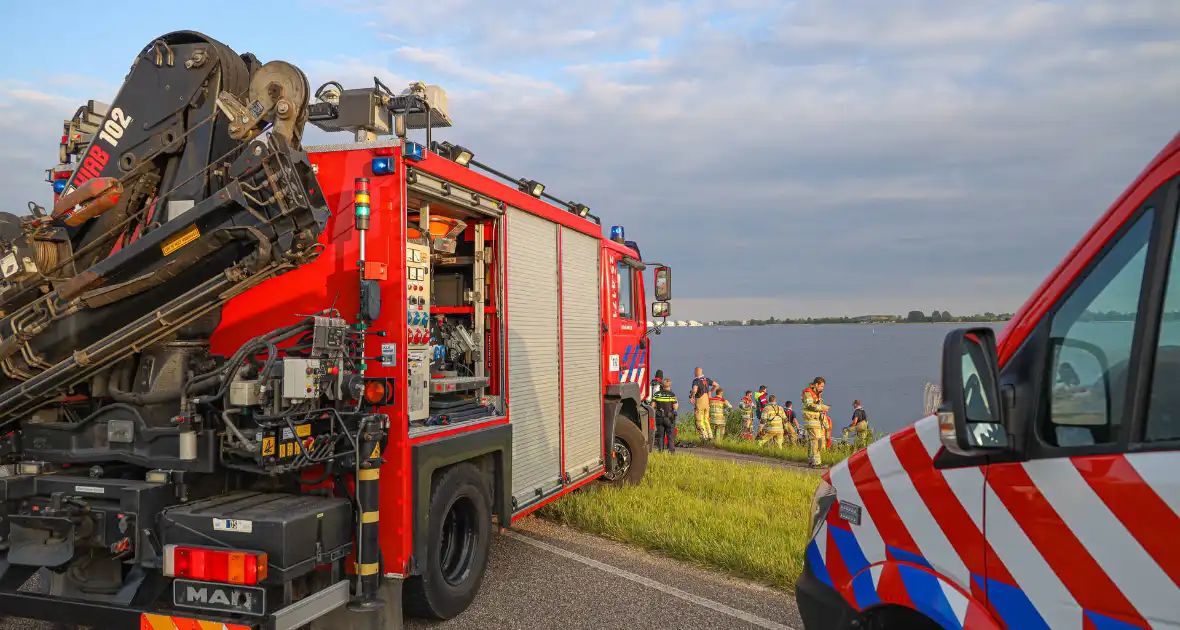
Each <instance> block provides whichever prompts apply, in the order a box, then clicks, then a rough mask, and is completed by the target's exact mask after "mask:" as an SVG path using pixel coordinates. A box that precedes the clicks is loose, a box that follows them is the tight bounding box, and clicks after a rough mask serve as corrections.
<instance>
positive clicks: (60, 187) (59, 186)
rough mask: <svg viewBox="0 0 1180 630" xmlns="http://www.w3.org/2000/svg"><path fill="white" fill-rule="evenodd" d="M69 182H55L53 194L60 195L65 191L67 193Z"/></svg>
mask: <svg viewBox="0 0 1180 630" xmlns="http://www.w3.org/2000/svg"><path fill="white" fill-rule="evenodd" d="M67 181H69V180H67V179H55V180H53V192H55V193H57V194H59V195H60V194H61V193H62V192H63V191H65V189H66V182H67Z"/></svg>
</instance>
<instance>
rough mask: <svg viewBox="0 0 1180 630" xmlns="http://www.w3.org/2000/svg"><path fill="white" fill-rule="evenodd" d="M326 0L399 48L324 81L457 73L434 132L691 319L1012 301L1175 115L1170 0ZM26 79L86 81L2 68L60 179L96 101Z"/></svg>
mask: <svg viewBox="0 0 1180 630" xmlns="http://www.w3.org/2000/svg"><path fill="white" fill-rule="evenodd" d="M332 4H333V6H334V7H338V6H340V5H342V4H343V6H344V7H345V8H346V9H349V10H354V11H357V12H358V14H363V15H358V22H357V23H364V21H371V22H372V27H371V30H372V35H373V37H374V38H375V40H376V41H379V42H385V45H387V46H388V50H387V51H386V53H385V55H384V56H381V57H376V58H374V57H373V56H371V55H370V56H366V57H365V58H364V59H363V60H361V59H358V58H354V57H348V56H340V57H334V58H327V59H324V60H322V61H319V62H314V63H309V64H305V65H304V69H305V70H306V71H307V73H308V75H309V77H310V78H311V79H312V82H313V84H315V85H318V84H319V82H322V81H324V80H328V79H336V80H339V81H341V82H342V83H344V84H345V85H346V86H358V85H368V84H369V83H370V82H371V80H372V77H373V76H378V77H380V78H381V80H382V81H383V82H385V83H386V84H387V85H389V86H390V87H392V88H394V89H400V88H401V87H404V85H405V84H407V83H408V82H409V81H411V80H424V81H426V82H428V83H438V84H440V85H443V86H444V87H447V88H448V91H449V93H450V97H451V99H450V101H451V109H452V118H453V119H454V120H455V123H456V127H455V128H454V129H450V130H446V131H444V132H440V133H439V134H437V135H438V137H440V138H450V139H454V140H457V141H459V142H460V143H461V144H463V145H464V146H467V147H469V148H471V149H472V150H474V151H475V152H476V155H477V159H480V160H482V161H485V162H487V163H489V164H492V165H494V166H496V167H498V168H501V169H502V170H504V171H506V172H508V173H510V174H513V175H515V176H522V177H524V176H527V177H530V178H534V179H537V180H539V181H542V182H544V183H546V184H547V185H548V190H549V191H551V192H553V193H554V194H556V195H557V196H559V197H563V198H567V199H574V200H577V201H580V202H584V203H587V204H588V205H590V206H591V207H592V208H593V209H594V212H595V213H596V214H598V215H600V216H602V217H603V220H604V223H606V224H607V225H610V224H612V223H621V224H624V225H626V226H627V227H628V234H629V235H630V236H631V237H632V238H636V239H637V240H639V241H640V242H641V244H642V246H643V251H644V254H645V255H647V256H649V257H652V258H658V259H659V260H661V261H665V262H670V263H672V264H673V265H674V266H675V267H676V272H677V274H678V277H680V278H690V279H691V280H689V281H685V280H681V281H679V282H678V283H677V287H678V289H677V290H678V296H677V306H676V316H677V318H678V319H680V318H707V317H720V316H727V315H728V316H734V317H739V316H766V315H770V314H776V315H779V316H786V315H820V314H825V313H843V312H845V311H848V312H860V311H886V312H905V311H908V310H910V309H911V308H921V309H923V310H925V311H929V310H931V309H934V308H939V309H949V310H951V311H952V312H963V311H970V310H981V311H982V310H991V311H1002V310H1013V309H1015V308H1016V307H1017V306H1019V304H1020V302H1021V301H1022V300H1023V299H1024V298H1025V297H1026V296H1027V294H1028V293H1029V292H1030V291H1031V290H1032V289H1033V288H1035V286H1036V285H1037V284H1038V283H1039V281H1040V280H1041V278H1042V277H1043V276H1044V275H1045V274H1046V273H1047V272H1048V271H1049V270H1050V269H1051V267H1052V266H1053V265H1054V264H1055V262H1056V261H1057V260H1058V259H1060V257H1061V256H1062V255H1064V253H1065V252H1066V251H1068V249H1069V248H1070V247H1071V246H1072V245H1073V243H1074V242H1075V241H1076V239H1077V238H1078V237H1079V236H1081V234H1082V233H1084V231H1085V230H1086V229H1087V228H1088V227H1089V226H1090V225H1091V224H1092V223H1093V221H1094V220H1095V219H1096V218H1097V217H1098V216H1099V215H1100V214H1101V212H1102V211H1103V210H1104V209H1105V208H1106V206H1107V205H1108V204H1109V203H1110V202H1111V201H1113V200H1114V199H1115V198H1116V197H1117V196H1118V195H1119V194H1120V193H1121V192H1122V190H1123V188H1124V187H1125V186H1126V185H1127V184H1128V183H1130V181H1131V180H1132V179H1133V177H1134V176H1135V175H1136V174H1138V172H1139V171H1140V170H1141V169H1142V167H1143V166H1144V165H1145V164H1146V162H1147V161H1148V160H1149V159H1150V158H1151V157H1152V156H1153V155H1154V154H1155V152H1156V151H1157V150H1158V149H1159V148H1160V147H1162V146H1163V145H1164V144H1165V143H1166V142H1167V140H1168V139H1169V138H1171V137H1172V134H1173V133H1174V132H1175V130H1176V129H1177V127H1178V126H1180V125H1178V124H1177V123H1178V122H1180V116H1178V115H1177V114H1176V113H1175V112H1177V111H1180V110H1178V109H1177V108H1178V105H1180V76H1178V75H1177V74H1176V73H1175V72H1172V71H1170V69H1171V68H1173V67H1175V66H1177V62H1180V36H1178V35H1177V33H1180V3H1175V2H1170V1H1168V0H1089V1H1081V0H1080V1H1078V2H1072V3H1060V2H1042V1H1025V0H990V1H988V2H980V3H967V2H945V1H942V0H895V1H891V2H888V3H881V2H879V1H878V0H848V1H845V2H840V3H833V2H830V1H825V0H795V1H793V2H789V3H783V2H774V1H773V0H699V1H697V2H692V3H687V4H673V3H666V2H658V1H647V0H635V1H633V2H621V1H617V0H611V1H608V2H603V3H593V4H589V5H586V4H574V5H569V6H566V5H562V4H559V5H553V4H552V3H541V2H539V1H537V0H525V1H523V2H512V3H500V2H491V3H489V2H486V1H485V2H474V1H472V0H439V1H438V2H433V3H426V4H423V5H418V6H417V8H416V9H415V10H414V11H406V10H405V8H404V7H400V6H399V7H397V8H396V9H395V8H393V7H392V6H391V7H390V8H388V9H385V8H378V9H372V8H371V7H372V6H373V4H374V3H368V2H365V3H361V2H356V3H350V2H343V3H342V2H338V1H336V0H333V2H332ZM338 50H339V51H340V52H341V53H343V54H348V53H349V49H348V48H347V43H346V42H345V43H343V44H342V45H341V46H340V47H339V48H338ZM18 89H20V90H31V89H36V90H38V91H41V92H42V93H43V94H45V95H52V94H67V95H69V94H72V92H69V91H68V89H67V86H61V87H60V88H59V87H54V86H37V87H36V88H33V87H32V86H14V85H5V84H0V108H3V111H5V112H6V114H5V115H4V116H2V117H0V133H7V134H14V135H15V136H16V137H18V138H24V139H25V140H24V142H26V143H27V144H28V146H36V147H38V148H37V149H36V150H35V151H30V153H29V155H30V156H32V155H33V154H36V155H39V156H43V157H38V158H37V160H32V161H30V162H29V164H33V163H36V167H37V168H35V169H30V168H28V167H22V168H24V169H25V170H24V171H23V172H24V173H30V172H31V173H32V174H33V177H35V178H36V179H37V180H38V181H37V182H35V184H33V185H32V186H31V187H26V188H25V189H24V190H25V191H26V192H27V191H29V190H32V189H33V188H36V189H37V190H38V191H40V190H41V188H40V187H44V186H45V184H44V183H42V182H40V181H39V178H40V172H41V169H43V168H45V167H47V166H49V165H51V162H52V160H53V150H54V149H55V144H56V143H55V141H56V135H59V133H58V132H57V131H56V129H55V127H57V126H58V125H60V118H62V117H64V116H68V115H69V113H71V111H72V109H73V107H76V105H77V104H80V101H79V102H78V103H73V104H72V105H71V106H69V107H66V103H67V102H70V101H69V99H68V98H67V99H65V100H64V101H61V110H62V111H51V107H53V106H50V105H46V106H44V107H42V106H41V105H40V104H39V103H38V102H35V101H33V100H31V99H24V100H22V99H15V98H13V97H12V93H13V90H18ZM112 93H113V92H112ZM64 110H71V111H64ZM14 111H15V112H17V113H16V114H15V115H14V114H13V113H12V112H14ZM55 119H56V120H55ZM309 135H312V136H314V134H309ZM34 141H35V143H34ZM17 150H19V149H17ZM13 155H15V154H14V153H12V152H9V153H8V155H7V156H5V157H3V158H0V159H3V160H8V161H7V162H5V163H4V164H3V166H6V168H5V169H4V171H2V172H0V177H4V183H6V184H10V183H11V182H14V181H17V178H16V175H15V173H16V172H17V170H19V169H17V167H18V166H20V165H19V164H16V163H14V162H13V161H12V160H13V157H12V156H13ZM41 162H45V163H44V164H42V163H41ZM10 170H11V172H10ZM22 177H25V175H22ZM21 181H24V179H22V180H21ZM12 190H13V188H12V187H11V186H8V187H7V191H5V192H3V193H0V195H3V196H2V197H0V199H3V201H4V202H5V203H6V204H8V205H9V206H11V205H13V204H12V203H11V202H12V201H13V200H14V199H17V198H19V197H13V195H14V194H15V193H13V192H12ZM17 190H20V188H17ZM42 192H44V191H42ZM22 194H23V193H22ZM21 207H23V203H22V205H21ZM768 309H769V310H768Z"/></svg>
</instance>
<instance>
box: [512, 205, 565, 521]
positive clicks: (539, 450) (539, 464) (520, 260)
mask: <svg viewBox="0 0 1180 630" xmlns="http://www.w3.org/2000/svg"><path fill="white" fill-rule="evenodd" d="M506 228H507V231H508V239H507V247H508V255H507V263H508V270H507V275H508V278H507V280H508V281H507V285H506V290H507V302H508V305H507V306H508V321H507V334H508V415H509V418H510V421H511V423H512V497H513V499H514V500H515V507H514V511H515V510H520V509H523V508H525V507H527V506H528V505H530V504H532V503H536V502H537V501H538V500H540V499H541V498H542V497H544V496H547V495H549V494H552V493H553V492H554V491H556V490H558V489H560V488H561V392H560V388H561V377H560V372H559V368H560V365H559V357H560V354H559V353H560V347H559V337H558V323H559V322H560V313H559V309H558V277H557V271H558V260H557V225H556V224H555V223H551V222H549V221H546V220H544V219H542V218H540V217H537V216H534V215H531V214H528V213H526V212H524V211H521V210H516V209H514V208H509V210H508V214H507V225H506Z"/></svg>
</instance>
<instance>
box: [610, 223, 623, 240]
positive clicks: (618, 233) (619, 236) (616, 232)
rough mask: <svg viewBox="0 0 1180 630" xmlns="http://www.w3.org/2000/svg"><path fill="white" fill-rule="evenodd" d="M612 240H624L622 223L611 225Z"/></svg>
mask: <svg viewBox="0 0 1180 630" xmlns="http://www.w3.org/2000/svg"><path fill="white" fill-rule="evenodd" d="M610 240H612V241H614V242H616V243H622V242H623V226H621V225H612V226H610Z"/></svg>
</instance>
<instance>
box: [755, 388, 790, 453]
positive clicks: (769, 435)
mask: <svg viewBox="0 0 1180 630" xmlns="http://www.w3.org/2000/svg"><path fill="white" fill-rule="evenodd" d="M776 400H777V399H776V398H775V396H774V394H771V395H770V397H769V398H767V402H766V406H765V407H763V408H762V430H761V431H760V432H759V433H758V446H766V443H767V442H774V445H775V446H776V447H778V448H782V447H783V441H784V440H785V439H787V437H786V429H785V427H786V421H787V412H786V410H784V409H783V408H782V407H781V406H780V405H779V404H778V403H777V402H775V401H776ZM791 441H792V442H793V441H794V440H791Z"/></svg>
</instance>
